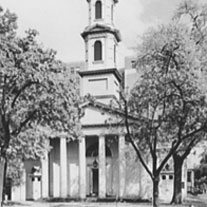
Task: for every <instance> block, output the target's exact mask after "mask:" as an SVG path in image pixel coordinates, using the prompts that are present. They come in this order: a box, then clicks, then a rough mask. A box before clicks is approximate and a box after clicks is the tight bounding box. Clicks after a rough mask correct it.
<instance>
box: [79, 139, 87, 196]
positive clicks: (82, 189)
mask: <svg viewBox="0 0 207 207" xmlns="http://www.w3.org/2000/svg"><path fill="white" fill-rule="evenodd" d="M79 196H80V199H85V198H86V141H85V137H81V138H80V140H79Z"/></svg>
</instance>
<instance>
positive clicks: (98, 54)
mask: <svg viewBox="0 0 207 207" xmlns="http://www.w3.org/2000/svg"><path fill="white" fill-rule="evenodd" d="M94 60H95V61H98V60H102V43H101V41H96V42H95V45H94Z"/></svg>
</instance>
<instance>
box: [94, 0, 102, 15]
mask: <svg viewBox="0 0 207 207" xmlns="http://www.w3.org/2000/svg"><path fill="white" fill-rule="evenodd" d="M95 9H96V11H95V18H96V19H101V18H102V3H101V1H97V2H96V5H95Z"/></svg>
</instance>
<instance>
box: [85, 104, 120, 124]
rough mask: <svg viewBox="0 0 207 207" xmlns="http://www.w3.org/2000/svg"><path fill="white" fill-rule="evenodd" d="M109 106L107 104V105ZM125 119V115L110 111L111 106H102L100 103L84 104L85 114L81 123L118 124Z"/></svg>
mask: <svg viewBox="0 0 207 207" xmlns="http://www.w3.org/2000/svg"><path fill="white" fill-rule="evenodd" d="M106 107H107V106H106ZM122 120H123V116H121V115H120V114H118V113H116V112H113V113H112V112H110V110H109V108H108V109H107V108H105V107H101V106H100V104H97V105H92V104H88V105H86V106H84V115H83V117H82V118H81V124H82V125H83V126H84V125H109V124H117V123H120V122H121V121H122Z"/></svg>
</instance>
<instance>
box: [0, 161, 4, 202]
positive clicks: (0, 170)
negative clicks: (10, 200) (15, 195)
mask: <svg viewBox="0 0 207 207" xmlns="http://www.w3.org/2000/svg"><path fill="white" fill-rule="evenodd" d="M4 170H5V159H4V158H3V157H0V204H1V205H2V202H3V188H4Z"/></svg>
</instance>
